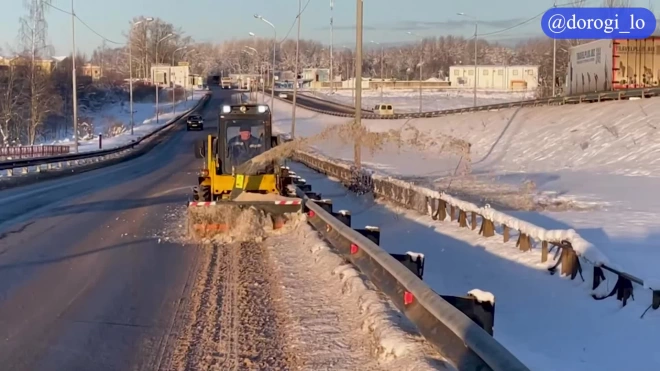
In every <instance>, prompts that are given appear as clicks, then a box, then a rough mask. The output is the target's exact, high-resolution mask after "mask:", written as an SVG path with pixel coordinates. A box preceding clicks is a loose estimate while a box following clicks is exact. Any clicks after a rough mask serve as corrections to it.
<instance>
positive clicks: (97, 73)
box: [82, 63, 103, 81]
mask: <svg viewBox="0 0 660 371" xmlns="http://www.w3.org/2000/svg"><path fill="white" fill-rule="evenodd" d="M82 75H83V76H89V77H91V78H92V81H96V80H98V79H100V78H101V77H103V74H102V72H101V66H95V65H93V64H91V63H85V64H84V65H83V66H82Z"/></svg>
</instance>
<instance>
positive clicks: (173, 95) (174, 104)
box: [170, 46, 188, 115]
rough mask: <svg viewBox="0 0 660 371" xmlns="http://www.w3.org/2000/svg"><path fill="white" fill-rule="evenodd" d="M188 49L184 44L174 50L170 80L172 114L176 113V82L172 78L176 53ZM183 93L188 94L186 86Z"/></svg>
mask: <svg viewBox="0 0 660 371" xmlns="http://www.w3.org/2000/svg"><path fill="white" fill-rule="evenodd" d="M185 49H188V47H187V46H182V47H180V48H178V49H174V51H173V52H172V65H171V66H170V80H171V81H172V114H173V115H174V114H176V82H175V81H174V80H173V79H172V67H174V55H175V54H176V52H178V51H179V50H185ZM183 95H186V88H185V87H184V88H183Z"/></svg>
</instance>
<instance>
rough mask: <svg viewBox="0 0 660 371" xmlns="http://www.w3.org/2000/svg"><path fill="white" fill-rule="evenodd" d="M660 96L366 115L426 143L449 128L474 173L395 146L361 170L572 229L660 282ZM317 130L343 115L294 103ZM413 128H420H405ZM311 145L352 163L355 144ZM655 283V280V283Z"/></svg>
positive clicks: (285, 121)
mask: <svg viewBox="0 0 660 371" xmlns="http://www.w3.org/2000/svg"><path fill="white" fill-rule="evenodd" d="M657 102H658V99H657V98H651V99H644V100H641V99H640V100H630V101H615V102H602V103H591V104H579V105H566V106H542V107H535V108H531V107H530V108H521V109H519V108H512V109H504V110H500V111H496V112H475V113H467V114H460V115H451V116H446V117H437V118H428V119H410V120H362V123H363V124H364V125H365V126H366V127H367V128H368V129H369V130H372V131H376V132H385V133H386V132H389V131H391V130H399V131H401V133H402V137H404V138H405V139H414V137H415V136H418V134H417V132H420V133H422V137H423V139H424V141H425V142H428V143H432V142H433V141H434V140H436V141H438V142H440V141H441V140H442V139H443V138H446V137H447V136H451V137H454V138H458V139H461V140H464V141H466V142H468V143H470V144H471V148H470V156H471V170H472V173H471V174H469V175H468V176H455V175H454V174H455V171H456V169H457V164H458V163H459V162H460V161H461V160H460V158H458V157H457V156H456V155H454V154H451V153H446V152H444V153H441V152H439V151H438V150H437V147H440V146H436V147H435V148H434V147H433V146H429V147H428V148H424V147H422V148H420V147H412V146H403V147H401V148H399V147H397V146H395V145H390V146H385V147H383V148H381V149H380V150H379V151H376V152H374V153H366V151H365V152H364V153H363V155H362V163H363V166H364V167H365V168H368V169H372V170H376V171H378V172H379V173H381V174H384V175H387V176H391V177H395V178H398V179H403V180H406V181H409V182H412V183H414V184H417V185H421V186H424V187H426V188H430V189H435V190H439V191H447V193H449V194H451V195H455V196H458V197H459V198H460V199H462V200H465V201H470V202H472V203H475V204H478V205H484V204H486V203H488V204H491V205H493V206H494V207H496V208H497V209H498V210H502V211H504V210H506V213H507V214H509V215H511V216H513V217H516V218H518V219H520V220H523V221H526V222H530V223H532V224H534V225H537V226H540V227H543V228H544V229H547V230H557V229H560V230H570V229H573V230H575V231H576V232H577V233H578V234H579V235H580V236H582V237H583V238H584V239H585V240H587V241H589V242H590V243H591V244H593V245H595V246H597V247H598V249H599V250H600V251H602V252H603V253H604V254H605V255H607V257H608V258H609V260H610V263H611V264H614V265H615V267H616V266H620V267H622V268H625V270H627V271H629V272H630V273H631V274H634V275H636V276H640V277H645V278H646V279H647V280H648V281H649V282H652V281H655V282H659V281H660V276H659V275H658V271H657V269H656V267H655V265H654V263H653V262H654V261H657V260H658V259H660V251H659V250H658V249H657V246H656V245H657V243H656V240H657V239H656V238H655V237H656V236H657V235H658V233H660V228H658V223H657V220H658V217H660V215H659V214H660V211H659V210H660V198H657V197H655V196H654V194H655V193H656V190H657V189H658V188H659V187H660V161H658V160H657V158H658V152H659V151H660V137H659V135H660V131H659V130H658V124H657V122H655V121H657V120H656V119H655V118H656V117H658V115H660V105H658V104H657ZM288 107H290V105H287V106H284V104H283V103H278V105H276V107H275V118H276V122H277V125H276V126H277V129H278V130H279V131H280V132H288V130H289V127H290V119H289V118H290V117H291V112H290V109H288ZM298 117H303V119H301V120H305V125H304V126H303V125H299V126H298V129H297V136H298V137H302V136H314V135H317V134H318V133H319V132H322V131H324V130H327V128H328V127H329V126H332V125H336V124H337V123H338V122H337V121H336V118H334V117H333V116H325V115H322V114H318V113H314V112H310V111H306V110H304V109H298ZM406 127H413V128H415V130H411V131H407V130H403V129H404V128H406ZM314 147H315V148H314V149H315V150H316V151H318V152H321V153H323V154H325V155H327V156H328V157H332V158H334V159H335V160H336V161H342V162H345V163H350V162H352V161H353V148H352V146H351V145H347V144H343V143H340V142H339V141H331V140H327V141H324V142H322V143H319V144H317V145H315V146H314ZM656 286H657V285H656Z"/></svg>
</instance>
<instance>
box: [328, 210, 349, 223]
mask: <svg viewBox="0 0 660 371" xmlns="http://www.w3.org/2000/svg"><path fill="white" fill-rule="evenodd" d="M332 216H334V217H335V218H337V220H339V221H340V222H342V223H343V224H344V225H346V226H347V227H350V226H351V212H350V211H348V210H339V211H337V212H336V213H334V212H333V213H332Z"/></svg>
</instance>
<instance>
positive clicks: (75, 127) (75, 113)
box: [71, 0, 78, 153]
mask: <svg viewBox="0 0 660 371" xmlns="http://www.w3.org/2000/svg"><path fill="white" fill-rule="evenodd" d="M71 46H72V48H71V49H72V50H71V53H72V54H71V66H72V68H71V71H72V72H71V84H72V85H73V89H72V91H73V97H72V99H73V100H72V104H73V143H74V144H73V152H74V153H78V86H77V82H76V13H75V12H74V10H73V0H71Z"/></svg>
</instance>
